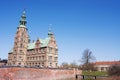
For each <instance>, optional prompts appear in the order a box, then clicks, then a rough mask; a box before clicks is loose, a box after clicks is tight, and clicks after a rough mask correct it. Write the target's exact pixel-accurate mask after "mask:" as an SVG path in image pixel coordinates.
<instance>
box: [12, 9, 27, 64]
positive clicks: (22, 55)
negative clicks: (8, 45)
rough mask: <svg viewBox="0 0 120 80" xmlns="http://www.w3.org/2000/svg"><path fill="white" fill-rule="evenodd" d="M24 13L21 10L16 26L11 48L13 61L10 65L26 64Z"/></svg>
mask: <svg viewBox="0 0 120 80" xmlns="http://www.w3.org/2000/svg"><path fill="white" fill-rule="evenodd" d="M26 23H27V21H26V14H25V11H23V14H22V16H21V19H20V25H19V27H18V28H17V32H16V36H15V40H14V48H13V58H14V59H13V60H12V61H13V62H12V65H15V66H25V65H26V54H27V46H28V41H29V40H28V34H27V28H26Z"/></svg>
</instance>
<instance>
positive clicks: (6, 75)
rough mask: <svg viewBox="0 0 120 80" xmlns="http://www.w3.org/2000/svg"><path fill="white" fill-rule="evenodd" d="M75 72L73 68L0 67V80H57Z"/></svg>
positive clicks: (70, 76)
mask: <svg viewBox="0 0 120 80" xmlns="http://www.w3.org/2000/svg"><path fill="white" fill-rule="evenodd" d="M79 72H81V71H79ZM75 74H76V70H74V69H38V68H16V67H13V68H0V80H57V79H66V78H73V77H75Z"/></svg>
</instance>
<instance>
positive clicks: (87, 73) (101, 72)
mask: <svg viewBox="0 0 120 80" xmlns="http://www.w3.org/2000/svg"><path fill="white" fill-rule="evenodd" d="M83 75H91V76H106V75H108V74H107V72H105V71H83Z"/></svg>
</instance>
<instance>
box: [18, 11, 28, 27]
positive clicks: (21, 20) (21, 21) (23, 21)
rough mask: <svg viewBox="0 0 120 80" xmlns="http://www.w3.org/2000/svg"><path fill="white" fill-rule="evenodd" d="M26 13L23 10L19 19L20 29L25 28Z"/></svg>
mask: <svg viewBox="0 0 120 80" xmlns="http://www.w3.org/2000/svg"><path fill="white" fill-rule="evenodd" d="M26 23H27V21H26V12H25V10H24V11H23V13H22V16H21V19H20V27H26Z"/></svg>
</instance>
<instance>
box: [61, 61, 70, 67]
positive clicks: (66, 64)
mask: <svg viewBox="0 0 120 80" xmlns="http://www.w3.org/2000/svg"><path fill="white" fill-rule="evenodd" d="M61 66H62V67H63V68H69V64H68V63H67V62H63V63H62V64H61Z"/></svg>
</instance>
